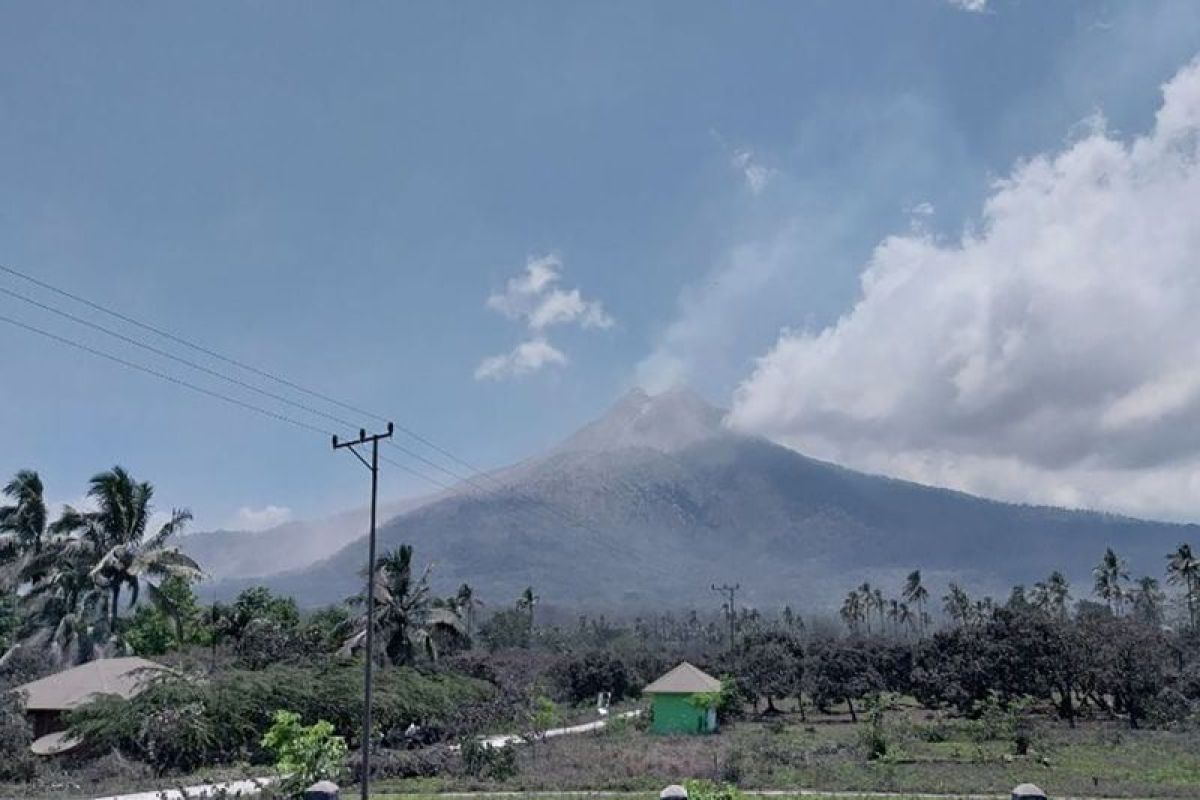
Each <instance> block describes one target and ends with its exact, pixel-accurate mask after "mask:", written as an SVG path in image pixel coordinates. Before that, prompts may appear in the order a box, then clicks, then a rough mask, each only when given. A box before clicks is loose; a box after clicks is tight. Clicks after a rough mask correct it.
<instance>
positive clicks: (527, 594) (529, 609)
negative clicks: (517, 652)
mask: <svg viewBox="0 0 1200 800" xmlns="http://www.w3.org/2000/svg"><path fill="white" fill-rule="evenodd" d="M541 599H542V598H540V597H538V596H537V595H536V594H534V593H533V587H532V586H526V587H525V591H523V592H521V596H520V597H519V598H517V610H518V611H524V612H525V613H527V614H528V615H529V641H530V642H532V641H533V607H534V606H536V605H537V604H538V601H539V600H541Z"/></svg>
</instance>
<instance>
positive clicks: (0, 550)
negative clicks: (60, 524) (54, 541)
mask: <svg viewBox="0 0 1200 800" xmlns="http://www.w3.org/2000/svg"><path fill="white" fill-rule="evenodd" d="M0 491H3V493H4V496H5V497H7V498H9V499H10V500H12V503H11V504H10V505H6V506H0V566H3V567H7V568H9V569H5V570H4V572H3V573H0V587H3V586H8V587H9V588H13V585H14V584H16V583H18V582H19V581H22V580H28V579H29V578H28V576H27V574H26V573H27V568H28V566H29V564H30V562H31V561H33V560H34V559H36V558H37V556H39V555H40V554H41V552H42V548H43V547H44V546H45V544H46V540H47V537H48V535H49V531H48V525H47V522H48V518H49V515H48V514H47V512H46V500H45V498H44V496H43V495H44V487H43V486H42V479H41V478H40V477H39V476H38V474H37V473H36V472H34V471H33V470H31V469H23V470H21V471H20V472H18V473H17V474H16V475H15V476H13V479H12V480H10V481H9V482H8V483H6V484H5V485H4V488H3V490H0Z"/></svg>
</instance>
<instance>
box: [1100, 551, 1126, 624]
mask: <svg viewBox="0 0 1200 800" xmlns="http://www.w3.org/2000/svg"><path fill="white" fill-rule="evenodd" d="M1092 576H1093V577H1094V578H1095V586H1094V589H1093V591H1095V593H1096V596H1097V597H1099V598H1100V599H1102V600H1104V602H1106V603H1108V608H1109V610H1111V611H1112V612H1113V614H1114V615H1117V616H1120V615H1121V611H1122V608H1123V607H1124V604H1125V595H1126V591H1125V586H1124V584H1126V583H1128V582H1129V573H1128V572H1127V571H1126V569H1125V562H1124V560H1122V559H1121V558H1120V557H1118V556H1117V554H1116V553H1115V552H1113V549H1112V548H1111V547H1109V548H1106V549H1105V551H1104V557H1103V558H1101V559H1100V563H1099V564H1097V565H1096V568H1095V569H1093V570H1092Z"/></svg>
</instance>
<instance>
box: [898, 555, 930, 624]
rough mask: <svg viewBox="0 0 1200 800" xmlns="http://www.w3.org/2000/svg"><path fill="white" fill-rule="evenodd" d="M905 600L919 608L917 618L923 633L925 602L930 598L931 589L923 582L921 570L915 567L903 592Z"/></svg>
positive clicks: (909, 574) (906, 581)
mask: <svg viewBox="0 0 1200 800" xmlns="http://www.w3.org/2000/svg"><path fill="white" fill-rule="evenodd" d="M902 594H903V597H904V601H905V602H906V603H909V604H910V605H914V606H916V608H917V620H918V623H919V625H920V630H921V633H924V632H925V619H926V618H925V603H926V602H927V601H928V600H929V590H928V589H926V588H925V587H924V586H923V585H922V584H921V570H919V569H914V570H913V571H912V572H910V573H908V578H907V579H906V580H905V581H904V591H903V592H902Z"/></svg>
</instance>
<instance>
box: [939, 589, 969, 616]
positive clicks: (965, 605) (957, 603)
mask: <svg viewBox="0 0 1200 800" xmlns="http://www.w3.org/2000/svg"><path fill="white" fill-rule="evenodd" d="M942 604H943V608H944V609H945V611H946V616H948V617H950V619H952V620H954V621H955V622H957V623H958V624H959V625H965V624H966V623H968V622H970V621H971V617H972V616H973V614H974V604H973V603H972V602H971V598H970V596H969V595H968V594H967V593H966V592H965V591H963V588H962V587H961V586H959V585H958V584H957V583H951V584H950V586H949V587H948V592H947V594H946V596H945V597H943V598H942Z"/></svg>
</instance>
